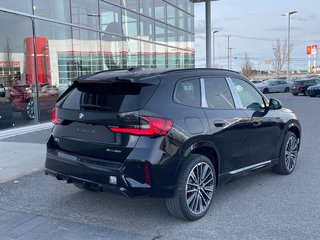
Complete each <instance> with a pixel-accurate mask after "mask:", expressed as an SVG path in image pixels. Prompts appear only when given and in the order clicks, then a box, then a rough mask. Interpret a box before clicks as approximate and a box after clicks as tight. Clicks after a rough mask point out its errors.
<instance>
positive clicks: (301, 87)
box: [290, 78, 320, 96]
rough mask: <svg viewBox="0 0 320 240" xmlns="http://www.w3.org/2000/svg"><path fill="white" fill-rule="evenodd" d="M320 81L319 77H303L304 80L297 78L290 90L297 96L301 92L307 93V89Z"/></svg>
mask: <svg viewBox="0 0 320 240" xmlns="http://www.w3.org/2000/svg"><path fill="white" fill-rule="evenodd" d="M319 82H320V81H319V79H316V78H311V79H310V78H307V79H302V80H296V81H294V82H293V84H292V86H291V88H290V92H291V93H292V94H293V95H294V96H297V95H298V94H299V93H303V95H305V96H306V95H307V89H308V87H310V86H313V85H316V84H318V83H319Z"/></svg>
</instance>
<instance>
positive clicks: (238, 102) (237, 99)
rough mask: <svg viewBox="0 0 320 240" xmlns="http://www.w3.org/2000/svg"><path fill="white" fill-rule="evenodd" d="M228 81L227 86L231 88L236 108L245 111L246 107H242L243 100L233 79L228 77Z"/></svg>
mask: <svg viewBox="0 0 320 240" xmlns="http://www.w3.org/2000/svg"><path fill="white" fill-rule="evenodd" d="M226 80H227V84H228V86H229V89H230V91H231V94H232V97H233V100H234V105H235V108H240V109H245V107H243V105H242V102H241V99H240V97H239V95H238V93H237V90H236V88H235V86H234V84H233V82H232V79H231V78H230V77H226Z"/></svg>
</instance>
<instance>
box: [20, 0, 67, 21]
mask: <svg viewBox="0 0 320 240" xmlns="http://www.w3.org/2000/svg"><path fill="white" fill-rule="evenodd" d="M24 2H25V1H24ZM33 9H34V14H35V15H38V16H41V17H46V18H52V19H55V20H58V21H61V22H70V21H71V17H70V5H69V0H55V1H52V0H34V6H33Z"/></svg>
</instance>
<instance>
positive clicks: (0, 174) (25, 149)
mask: <svg viewBox="0 0 320 240" xmlns="http://www.w3.org/2000/svg"><path fill="white" fill-rule="evenodd" d="M45 150H46V146H45V144H38V143H20V142H0V183H3V182H8V181H11V180H14V179H16V178H19V177H22V176H24V175H27V174H30V173H33V172H36V171H39V170H41V169H43V168H44V161H45V156H46V151H45Z"/></svg>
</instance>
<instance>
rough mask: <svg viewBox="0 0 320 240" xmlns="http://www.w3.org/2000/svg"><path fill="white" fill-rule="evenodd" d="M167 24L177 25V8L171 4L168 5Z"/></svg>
mask: <svg viewBox="0 0 320 240" xmlns="http://www.w3.org/2000/svg"><path fill="white" fill-rule="evenodd" d="M167 23H168V24H171V25H173V26H175V25H176V8H175V7H174V6H172V5H170V4H167Z"/></svg>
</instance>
